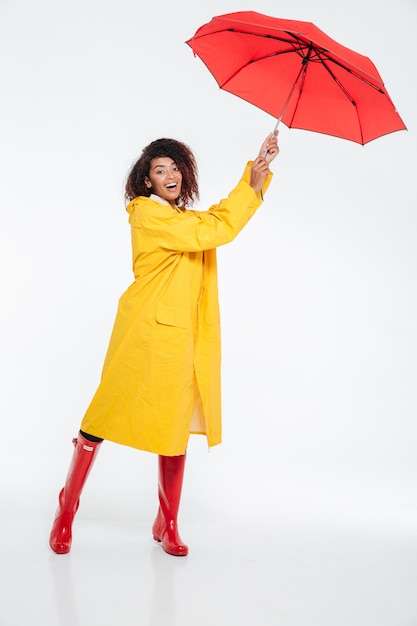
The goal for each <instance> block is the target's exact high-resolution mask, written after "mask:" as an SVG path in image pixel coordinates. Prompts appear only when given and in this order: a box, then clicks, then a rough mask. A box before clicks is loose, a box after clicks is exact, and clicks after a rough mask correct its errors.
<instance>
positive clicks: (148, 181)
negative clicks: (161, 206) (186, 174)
mask: <svg viewBox="0 0 417 626" xmlns="http://www.w3.org/2000/svg"><path fill="white" fill-rule="evenodd" d="M181 183H182V174H181V172H180V170H179V168H178V166H177V165H176V163H175V162H174V161H173V160H172V159H171V158H170V157H158V158H157V159H152V161H151V164H150V167H149V176H147V177H146V178H145V185H146V186H147V187H148V189H151V190H152V193H154V194H156V195H157V196H159V197H160V198H163V199H164V200H167V202H169V203H170V204H171V205H172V206H175V201H176V200H177V198H178V197H179V195H180V193H181Z"/></svg>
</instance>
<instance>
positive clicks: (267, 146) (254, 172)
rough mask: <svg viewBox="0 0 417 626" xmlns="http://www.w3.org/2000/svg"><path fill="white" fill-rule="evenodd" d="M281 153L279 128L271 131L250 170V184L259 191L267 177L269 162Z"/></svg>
mask: <svg viewBox="0 0 417 626" xmlns="http://www.w3.org/2000/svg"><path fill="white" fill-rule="evenodd" d="M278 153H279V147H278V130H275V131H274V132H273V133H270V134H269V135H268V137H267V138H266V139H265V141H264V142H263V144H262V146H261V149H260V150H259V155H258V156H257V157H256V159H255V160H254V162H253V164H252V167H251V172H250V183H249V184H250V186H251V187H252V189H253V190H254V191H255V192H256V193H259V192H260V191H261V189H262V185H263V184H264V180H265V178H266V177H267V176H268V174H269V172H270V170H269V164H270V163H271V161H273V160H274V159H275V157H276V156H277V155H278Z"/></svg>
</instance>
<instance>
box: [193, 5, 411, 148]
mask: <svg viewBox="0 0 417 626" xmlns="http://www.w3.org/2000/svg"><path fill="white" fill-rule="evenodd" d="M186 43H187V44H188V45H189V46H190V47H191V48H192V50H193V51H194V54H195V55H198V56H199V57H200V58H201V59H202V61H203V62H204V63H205V65H206V66H207V68H208V69H209V70H210V72H211V73H212V74H213V76H214V78H215V79H216V81H217V82H218V84H219V86H220V87H221V88H222V89H225V90H226V91H229V92H230V93H233V94H235V95H237V96H239V97H241V98H243V99H244V100H247V101H248V102H251V103H252V104H254V105H256V106H258V107H259V108H261V109H263V110H264V111H266V112H267V113H269V114H271V115H273V116H274V117H275V118H278V122H277V126H278V124H279V122H280V121H281V120H282V121H283V122H284V123H285V124H286V125H287V126H288V127H289V128H302V129H305V130H312V131H316V132H320V133H325V134H327V135H334V136H336V137H342V138H344V139H350V140H352V141H356V142H358V143H360V144H365V143H367V142H368V141H371V140H372V139H376V138H377V137H380V136H381V135H386V134H387V133H391V132H393V131H396V130H404V129H405V128H406V127H405V125H404V122H403V121H402V119H401V118H400V116H399V115H398V113H397V111H396V109H395V107H394V104H393V103H392V101H391V98H390V97H389V95H388V92H387V90H386V89H385V86H384V83H383V82H382V79H381V77H380V75H379V73H378V71H377V69H376V67H375V65H374V64H373V63H372V61H371V60H370V59H368V57H365V56H363V55H361V54H358V53H357V52H354V51H353V50H350V49H349V48H346V47H345V46H342V45H341V44H339V43H337V42H336V41H334V40H333V39H331V38H330V37H328V36H327V35H326V34H325V33H324V32H323V31H321V30H320V29H319V28H317V27H316V26H315V25H314V24H312V23H310V22H299V21H295V20H284V19H278V18H275V17H269V16H267V15H262V14H261V13H256V12H254V11H242V12H237V13H228V14H226V15H219V16H217V17H214V18H213V19H212V20H211V21H210V22H208V23H207V24H204V26H201V27H200V28H199V29H198V30H197V31H196V33H195V35H194V36H193V37H192V38H191V39H189V40H188V41H187V42H186Z"/></svg>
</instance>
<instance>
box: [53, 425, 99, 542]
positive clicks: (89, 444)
mask: <svg viewBox="0 0 417 626" xmlns="http://www.w3.org/2000/svg"><path fill="white" fill-rule="evenodd" d="M72 442H73V444H74V447H75V450H74V455H73V457H72V462H71V465H70V468H69V470H68V475H67V480H66V482H65V487H64V488H63V489H61V492H60V494H59V508H58V510H57V512H56V515H55V520H54V523H53V526H52V530H51V535H50V537H49V545H50V546H51V548H52V550H53V551H54V552H56V553H57V554H66V553H67V552H69V551H70V549H71V541H72V533H71V527H72V522H73V519H74V516H75V514H76V512H77V509H78V505H79V503H80V495H81V492H82V490H83V487H84V484H85V481H86V480H87V478H88V475H89V473H90V470H91V467H92V465H93V462H94V459H95V458H96V456H97V453H98V450H99V448H100V445H101V444H102V442H101V441H99V442H93V441H89V440H88V439H85V437H83V436H82V434H81V433H79V434H78V437H77V438H76V439H73V440H72Z"/></svg>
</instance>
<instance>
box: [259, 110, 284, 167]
mask: <svg viewBox="0 0 417 626" xmlns="http://www.w3.org/2000/svg"><path fill="white" fill-rule="evenodd" d="M281 118H282V115H281V116H280V117H279V118H278V119H277V123H276V124H275V126H274V130H273V131H272V133H271V137H272V136H273V135H274V133H275V131H276V130H278V126H279V124H280V122H281ZM266 153H267V151H266V150H264V151H263V153H262V156H263V157H264V158H265V157H266Z"/></svg>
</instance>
